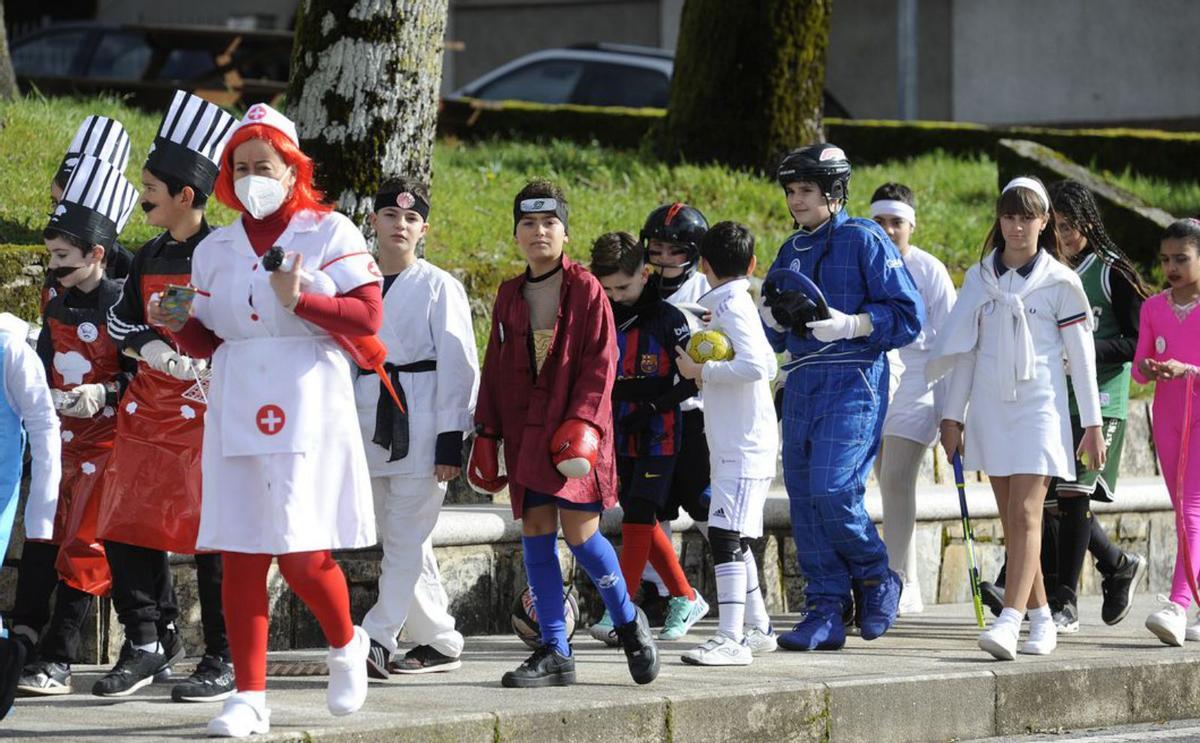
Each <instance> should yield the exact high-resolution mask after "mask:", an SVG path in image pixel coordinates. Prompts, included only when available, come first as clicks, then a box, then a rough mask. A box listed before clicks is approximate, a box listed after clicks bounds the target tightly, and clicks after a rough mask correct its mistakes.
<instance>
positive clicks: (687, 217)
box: [639, 201, 708, 268]
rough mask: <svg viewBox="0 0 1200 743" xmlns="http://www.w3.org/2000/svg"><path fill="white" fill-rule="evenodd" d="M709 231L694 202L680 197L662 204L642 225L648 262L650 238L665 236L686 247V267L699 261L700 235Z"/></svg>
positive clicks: (665, 239)
mask: <svg viewBox="0 0 1200 743" xmlns="http://www.w3.org/2000/svg"><path fill="white" fill-rule="evenodd" d="M706 232H708V220H707V219H705V218H704V215H703V214H701V213H700V210H699V209H697V208H696V207H694V206H688V205H687V204H684V203H683V202H681V201H677V202H675V203H674V204H663V205H662V206H660V207H658V208H657V209H655V210H654V211H652V212H650V216H648V217H646V224H644V225H642V232H641V239H640V240H639V243H640V244H641V246H642V250H643V251H644V252H645V253H646V262H647V263H649V262H650V241H651V240H663V241H665V242H669V243H675V244H677V245H682V246H683V247H685V248H687V255H688V262H687V263H686V264H684V267H685V268H686V267H688V266H692V265H694V264H695V263H696V260H697V258H698V257H699V255H700V238H702V237H704V233H706Z"/></svg>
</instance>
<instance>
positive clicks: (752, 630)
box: [742, 626, 1200, 655]
mask: <svg viewBox="0 0 1200 743" xmlns="http://www.w3.org/2000/svg"><path fill="white" fill-rule="evenodd" d="M1197 631H1200V630H1197ZM742 632H743V633H745V635H746V640H745V643H746V647H748V648H750V654H751V655H764V654H766V653H773V652H775V651H776V650H778V649H779V640H778V639H777V635H776V634H775V628H774V627H767V631H766V632H763V631H762V630H760V629H759V628H758V627H749V626H747V627H745V628H743V629H742Z"/></svg>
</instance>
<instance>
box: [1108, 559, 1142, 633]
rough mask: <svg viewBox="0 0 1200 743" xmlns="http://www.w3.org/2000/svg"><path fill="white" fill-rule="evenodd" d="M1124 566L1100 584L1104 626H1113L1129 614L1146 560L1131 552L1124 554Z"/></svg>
mask: <svg viewBox="0 0 1200 743" xmlns="http://www.w3.org/2000/svg"><path fill="white" fill-rule="evenodd" d="M1124 558H1125V559H1124V560H1122V562H1123V563H1124V565H1122V566H1121V568H1120V569H1118V570H1117V572H1115V573H1112V574H1111V575H1108V574H1105V573H1104V571H1103V570H1101V571H1100V573H1101V575H1104V579H1103V580H1102V581H1101V582H1100V592H1101V593H1103V594H1104V604H1103V605H1102V606H1101V608H1100V618H1101V619H1103V620H1104V623H1105V624H1108V625H1113V624H1116V623H1117V622H1120V621H1121V620H1122V619H1124V618H1125V615H1126V614H1128V613H1129V607H1130V606H1132V605H1133V594H1134V592H1135V591H1137V586H1138V583H1139V582H1141V580H1142V576H1144V575H1145V574H1146V558H1145V557H1142V556H1141V555H1138V554H1134V553H1133V552H1126V553H1125V554H1124Z"/></svg>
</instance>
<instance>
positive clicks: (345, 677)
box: [325, 627, 371, 717]
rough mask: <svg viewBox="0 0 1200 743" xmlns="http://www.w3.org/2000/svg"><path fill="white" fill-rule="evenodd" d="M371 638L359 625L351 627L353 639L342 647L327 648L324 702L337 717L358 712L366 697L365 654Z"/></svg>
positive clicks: (369, 648)
mask: <svg viewBox="0 0 1200 743" xmlns="http://www.w3.org/2000/svg"><path fill="white" fill-rule="evenodd" d="M370 652H371V638H370V637H368V636H367V631H366V630H364V629H363V628H362V627H355V628H354V639H353V640H351V641H350V642H349V644H347V645H346V647H344V648H329V655H328V656H326V659H325V664H326V665H327V666H329V685H328V686H327V687H326V688H325V703H326V704H327V705H328V706H329V712H330V713H331V714H333V715H335V716H337V717H341V716H342V715H348V714H350V713H352V712H357V711H358V709H359V708H360V707H362V706H363V703H364V702H366V701H367V655H369V654H370Z"/></svg>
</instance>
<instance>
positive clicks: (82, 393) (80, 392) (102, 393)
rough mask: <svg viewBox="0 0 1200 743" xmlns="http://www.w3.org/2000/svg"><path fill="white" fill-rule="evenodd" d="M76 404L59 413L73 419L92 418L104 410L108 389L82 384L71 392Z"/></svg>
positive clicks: (101, 386)
mask: <svg viewBox="0 0 1200 743" xmlns="http://www.w3.org/2000/svg"><path fill="white" fill-rule="evenodd" d="M71 394H72V395H73V396H74V398H75V399H74V402H72V403H71V404H70V405H68V406H67V407H65V408H62V409H61V410H60V411H59V412H60V413H62V414H63V415H68V416H70V417H72V418H91V417H92V416H94V415H95V414H96V413H99V412H100V411H101V409H103V408H104V401H105V399H106V398H107V397H108V389H107V388H105V386H104V385H102V384H81V385H79V386H78V387H76V388H75V389H73V390H71Z"/></svg>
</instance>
